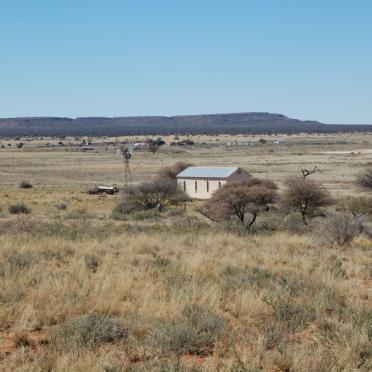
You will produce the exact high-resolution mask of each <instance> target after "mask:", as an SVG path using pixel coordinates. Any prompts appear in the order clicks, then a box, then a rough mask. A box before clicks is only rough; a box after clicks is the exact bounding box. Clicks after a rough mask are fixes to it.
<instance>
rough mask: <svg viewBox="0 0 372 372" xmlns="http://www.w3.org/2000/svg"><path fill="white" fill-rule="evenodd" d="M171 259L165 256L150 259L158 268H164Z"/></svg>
mask: <svg viewBox="0 0 372 372" xmlns="http://www.w3.org/2000/svg"><path fill="white" fill-rule="evenodd" d="M170 263H171V261H170V259H169V258H165V257H157V258H156V259H155V260H154V261H152V266H153V267H156V268H158V269H164V268H166V267H168V266H169V265H170Z"/></svg>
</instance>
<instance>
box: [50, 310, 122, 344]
mask: <svg viewBox="0 0 372 372" xmlns="http://www.w3.org/2000/svg"><path fill="white" fill-rule="evenodd" d="M127 336H128V331H127V329H126V328H125V327H124V325H123V324H122V322H121V321H120V320H118V319H114V318H111V317H108V316H105V315H100V314H96V313H92V314H87V315H83V316H81V317H79V318H77V319H73V320H70V321H67V322H65V323H64V324H63V325H62V326H60V327H59V329H58V332H57V334H56V338H55V342H56V344H57V345H58V346H60V347H61V348H63V349H69V350H73V349H74V348H76V347H88V348H94V347H95V346H97V345H99V344H103V343H113V342H116V341H119V340H121V339H123V338H126V337H127Z"/></svg>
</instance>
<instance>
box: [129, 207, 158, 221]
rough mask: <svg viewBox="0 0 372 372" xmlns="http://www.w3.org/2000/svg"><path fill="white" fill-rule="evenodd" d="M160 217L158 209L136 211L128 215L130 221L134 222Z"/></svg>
mask: <svg viewBox="0 0 372 372" xmlns="http://www.w3.org/2000/svg"><path fill="white" fill-rule="evenodd" d="M160 216H161V213H160V212H159V210H158V209H149V210H147V211H137V212H133V213H131V214H130V215H129V217H130V219H131V220H134V221H144V220H150V219H157V218H159V217H160Z"/></svg>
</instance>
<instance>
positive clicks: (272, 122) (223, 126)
mask: <svg viewBox="0 0 372 372" xmlns="http://www.w3.org/2000/svg"><path fill="white" fill-rule="evenodd" d="M367 131H372V125H352V124H332V125H329V124H322V123H319V122H317V121H301V120H297V119H291V118H288V117H286V116H284V115H280V114H270V113H255V112H251V113H238V114H214V115H188V116H172V117H166V116H137V117H117V118H107V117H85V118H76V119H70V118H57V117H40V118H31V117H30V118H9V119H0V136H2V137H13V136H120V135H156V134H159V135H171V134H174V135H176V134H181V135H185V134H270V133H272V134H278V133H335V132H367Z"/></svg>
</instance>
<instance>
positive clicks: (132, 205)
mask: <svg viewBox="0 0 372 372" xmlns="http://www.w3.org/2000/svg"><path fill="white" fill-rule="evenodd" d="M142 209H143V208H142V206H141V205H140V204H139V203H136V202H135V201H132V200H122V201H120V202H119V203H118V204H116V206H115V208H114V209H113V210H112V218H113V219H114V220H119V221H125V220H127V219H128V216H129V214H131V213H133V212H135V211H139V210H142Z"/></svg>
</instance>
